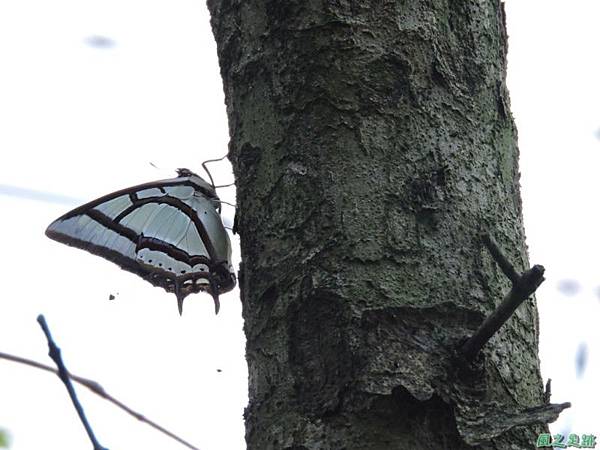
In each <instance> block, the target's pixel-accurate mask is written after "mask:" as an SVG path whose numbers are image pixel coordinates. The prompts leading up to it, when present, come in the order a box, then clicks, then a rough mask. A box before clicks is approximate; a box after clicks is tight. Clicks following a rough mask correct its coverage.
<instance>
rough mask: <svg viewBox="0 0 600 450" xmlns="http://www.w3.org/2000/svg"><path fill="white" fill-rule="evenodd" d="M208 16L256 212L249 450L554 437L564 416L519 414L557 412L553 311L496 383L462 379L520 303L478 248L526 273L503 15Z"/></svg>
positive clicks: (486, 366)
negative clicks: (550, 401)
mask: <svg viewBox="0 0 600 450" xmlns="http://www.w3.org/2000/svg"><path fill="white" fill-rule="evenodd" d="M208 6H209V9H210V12H211V17H212V19H211V24H212V27H213V32H214V35H215V39H216V41H217V47H218V54H219V61H220V66H221V74H222V77H223V84H224V90H225V99H226V105H227V112H228V118H229V126H230V136H231V142H230V153H229V157H230V160H231V162H232V164H233V168H234V172H235V176H236V185H237V195H238V211H237V214H238V229H239V233H240V236H241V245H242V259H243V263H242V266H241V268H240V274H239V275H240V276H239V278H240V291H241V296H242V302H243V314H244V319H245V332H246V337H247V360H248V366H249V377H250V383H249V386H250V387H249V396H250V402H249V405H248V408H247V410H246V427H247V433H246V439H247V443H248V448H249V449H261V450H265V449H288V450H292V449H295V450H301V449H340V450H341V449H373V450H374V449H386V450H387V449H421V448H422V449H429V448H432V449H433V448H435V449H439V448H452V449H460V448H470V445H478V446H479V447H480V448H515V449H517V448H531V446H532V443H534V442H535V438H536V435H537V433H538V432H541V431H543V430H544V429H545V427H544V425H531V423H533V422H545V421H547V420H549V417H550V416H551V414H550V415H548V414H546V415H543V414H542V415H541V416H540V414H538V413H536V414H537V415H535V414H534V415H530V416H527V414H526V413H524V414H525V415H523V414H521V412H523V411H526V410H528V408H535V407H537V406H538V405H541V404H542V403H543V386H542V382H541V378H540V373H539V364H538V359H537V346H538V322H537V321H538V318H537V313H536V308H535V301H534V300H529V301H527V302H526V304H525V305H523V306H522V307H521V308H520V309H519V310H517V312H516V314H515V315H514V316H513V317H512V318H511V319H510V320H509V322H508V323H507V324H506V325H505V326H504V327H503V328H502V329H501V331H500V333H499V334H497V335H496V336H495V337H494V338H492V341H491V342H490V344H489V345H488V346H487V348H486V350H485V354H484V355H483V356H482V358H480V361H479V364H478V365H477V364H476V365H475V366H474V367H471V368H470V369H465V368H462V369H461V368H457V366H456V364H455V361H454V360H453V354H454V353H453V350H454V349H455V348H456V346H457V345H458V344H459V343H460V342H461V339H463V338H464V337H465V336H466V335H468V334H470V333H472V332H473V331H474V330H475V329H476V328H477V326H478V325H479V324H480V323H481V321H482V320H483V319H484V317H485V316H486V315H487V314H489V312H490V311H492V310H493V309H494V307H495V305H496V304H497V303H498V302H500V301H501V300H502V298H503V294H504V292H506V291H507V290H508V289H509V287H510V286H509V283H508V281H507V280H506V279H505V277H504V276H503V274H502V272H501V271H500V270H499V269H498V267H497V266H496V265H495V263H494V261H493V260H492V258H491V257H490V255H489V254H488V252H487V251H486V249H485V248H484V247H483V246H482V245H481V242H480V240H479V239H478V236H479V235H480V233H481V232H482V231H489V232H490V233H492V234H493V236H494V237H495V239H496V240H497V241H498V242H499V243H500V244H501V245H502V247H503V248H504V249H506V250H507V252H508V256H509V258H511V261H512V262H513V263H514V264H515V266H516V268H517V269H518V270H521V271H522V270H523V269H526V268H528V267H529V262H528V258H527V251H526V247H525V244H524V242H525V236H524V232H523V224H522V212H521V200H520V194H519V172H518V163H517V162H518V149H517V145H516V129H515V126H514V122H513V120H512V117H511V114H510V109H509V100H508V93H507V89H506V85H505V72H506V48H507V42H506V34H505V24H504V13H503V7H502V5H501V4H500V3H499V2H498V1H496V0H487V1H484V0H481V1H473V0H470V1H469V0H456V1H451V2H450V1H447V0H446V1H443V0H428V1H425V0H423V1H365V2H356V1H348V0H346V1H344V0H331V1H327V0H319V1H316V0H310V1H296V0H289V1H280V0H244V1H239V0H221V1H219V0H209V1H208ZM482 414H488V415H490V417H502V418H503V419H502V420H500V419H499V420H498V423H497V424H496V425H495V426H491V425H490V426H488V427H487V428H486V427H485V426H483V427H482V421H481V417H482ZM493 414H496V415H495V416H494V415H493ZM525 416H527V417H529V418H532V419H531V420H528V419H527V418H526V419H523V418H524V417H525ZM534 416H535V417H534ZM511 417H512V418H513V419H514V418H517V419H515V420H511ZM540 417H541V418H540ZM490 430H491V432H490Z"/></svg>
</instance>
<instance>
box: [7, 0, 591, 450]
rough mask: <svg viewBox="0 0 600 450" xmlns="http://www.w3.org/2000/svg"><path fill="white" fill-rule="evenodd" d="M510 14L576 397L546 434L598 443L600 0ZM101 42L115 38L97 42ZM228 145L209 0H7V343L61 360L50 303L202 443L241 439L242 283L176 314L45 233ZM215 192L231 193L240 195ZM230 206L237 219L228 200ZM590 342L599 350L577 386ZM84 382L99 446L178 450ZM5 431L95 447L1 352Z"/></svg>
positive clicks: (69, 351)
mask: <svg viewBox="0 0 600 450" xmlns="http://www.w3.org/2000/svg"><path fill="white" fill-rule="evenodd" d="M507 13H508V28H509V36H510V50H509V87H510V90H511V98H512V109H513V113H514V115H515V117H516V120H517V124H518V127H519V141H520V148H521V172H522V174H523V176H522V185H523V186H522V193H523V201H524V208H525V220H526V229H527V235H528V243H529V248H530V255H531V261H532V263H540V264H543V265H545V267H546V269H547V272H546V274H547V276H546V278H547V281H546V282H545V283H544V284H543V285H542V287H541V288H540V289H539V291H538V302H539V305H540V314H541V330H542V342H541V351H542V353H541V359H542V370H543V376H544V378H548V377H551V378H552V379H553V399H552V400H553V401H554V402H562V401H571V402H572V403H573V408H572V409H571V410H567V411H565V412H564V413H563V415H562V417H561V419H560V420H559V422H557V423H556V425H555V426H553V427H552V428H553V431H555V432H559V431H568V430H570V431H572V432H575V433H579V434H583V433H595V434H596V435H598V436H599V437H600V423H599V422H598V421H597V419H595V417H597V414H596V411H597V404H598V401H599V400H600V395H599V393H598V388H597V386H596V383H595V382H594V380H597V379H598V377H599V376H600V350H599V349H598V347H597V345H596V343H597V340H598V335H599V332H598V326H597V323H598V317H600V315H599V313H600V311H599V310H600V300H599V291H598V289H599V286H600V279H599V277H598V259H597V255H598V254H600V248H599V247H600V245H599V240H598V233H597V227H598V220H597V214H596V211H597V199H598V191H599V190H598V177H597V172H598V168H599V159H600V156H599V155H600V153H599V152H600V141H599V140H598V138H597V135H596V133H597V130H598V129H599V128H600V119H599V117H600V115H599V110H600V91H599V89H598V77H599V72H600V70H599V69H600V58H598V56H597V46H598V43H599V42H600V27H598V26H597V20H598V17H600V4H599V3H597V2H591V1H581V0H579V1H572V2H568V3H567V2H564V1H557V0H555V1H551V0H550V1H549V0H545V1H542V0H509V1H508V3H507ZM92 36H106V37H108V38H109V39H111V40H113V41H114V43H115V45H114V46H112V47H107V48H97V47H93V46H90V45H89V44H88V43H87V41H86V39H88V38H90V37H92ZM227 142H228V132H227V123H226V114H225V107H224V105H223V94H222V85H221V80H220V77H219V70H218V64H217V57H216V48H215V44H214V41H213V37H212V33H211V31H210V25H209V17H208V12H207V11H206V7H205V5H204V3H203V2H202V1H196V2H192V1H186V0H176V1H175V0H172V1H169V2H166V1H156V0H155V1H143V2H142V1H135V0H128V1H123V0H121V1H115V0H104V1H102V2H99V1H85V0H72V1H66V0H55V1H53V2H46V1H41V0H29V1H26V0H19V1H17V0H4V1H3V2H1V3H0V155H1V161H2V163H1V164H0V211H2V218H3V220H2V222H0V248H1V249H2V260H1V262H0V267H1V270H2V273H3V274H4V276H3V278H2V280H3V295H2V299H1V300H0V351H4V352H9V353H14V354H18V355H21V356H24V357H29V358H32V359H35V360H38V361H41V362H45V363H47V364H52V362H51V361H50V360H49V359H48V357H47V355H46V353H47V346H46V342H45V339H44V337H43V335H42V332H41V330H40V328H39V326H38V324H37V323H36V321H35V318H36V316H37V314H39V313H44V314H45V315H46V318H47V320H48V323H49V325H50V328H51V330H52V332H53V335H54V337H55V339H56V340H57V342H58V344H59V345H60V346H61V348H62V350H63V356H64V358H65V361H66V363H67V365H68V367H69V369H70V370H71V371H72V372H73V373H75V374H78V375H81V376H84V377H89V378H92V379H94V380H96V381H98V382H100V383H101V384H102V385H103V386H104V388H105V389H106V390H107V391H108V392H109V393H111V394H113V395H115V396H116V397H117V398H119V399H120V400H122V401H124V402H125V403H127V404H128V405H129V406H131V407H133V408H134V409H137V410H138V411H139V412H141V413H143V414H145V415H146V416H147V417H149V418H150V419H153V420H155V421H157V422H158V423H160V424H161V425H163V426H165V427H166V428H168V429H169V430H171V431H173V432H175V433H177V434H180V435H181V436H182V437H183V438H184V439H187V440H189V441H190V442H192V443H193V444H195V445H197V446H198V447H200V448H201V449H202V450H217V449H240V450H241V449H243V448H244V441H243V433H244V431H243V421H242V411H243V407H244V406H245V405H246V402H247V388H246V383H247V370H246V365H245V360H244V356H243V355H244V338H243V332H242V320H241V305H240V302H239V294H238V292H237V290H235V291H233V292H232V293H229V294H227V295H225V296H223V297H222V299H221V312H220V314H219V316H217V317H215V315H214V310H213V304H212V300H211V298H210V297H209V296H208V295H205V294H198V295H194V296H190V297H188V299H187V300H186V302H185V305H184V315H183V317H181V318H180V317H179V315H178V314H177V307H176V301H175V297H174V296H173V295H170V294H166V293H165V292H164V291H163V290H162V289H157V288H154V287H152V286H151V285H150V284H149V283H147V282H146V281H143V280H141V279H139V278H138V277H136V276H134V275H132V274H130V273H127V272H124V271H121V270H119V269H118V268H117V267H116V266H115V265H114V264H112V263H110V262H107V261H104V260H103V259H101V258H98V257H96V256H93V255H89V254H87V253H85V252H83V251H81V250H77V249H72V248H69V247H67V246H64V245H61V244H58V243H56V242H53V241H50V240H49V239H47V238H46V237H45V236H44V230H45V228H46V226H47V225H48V224H49V223H50V222H51V221H52V220H54V219H55V218H56V217H58V216H59V215H61V214H63V213H64V212H66V211H67V210H69V209H71V208H72V207H74V206H77V202H78V201H79V200H81V201H82V202H83V201H89V200H92V199H94V198H96V197H99V196H100V195H103V194H106V193H108V192H112V191H114V190H116V189H120V188H123V187H127V186H131V185H134V184H137V183H142V182H146V181H151V180H155V179H161V178H170V177H172V176H173V175H174V169H175V168H177V167H188V168H190V169H192V170H196V171H198V172H199V173H200V163H201V162H202V160H204V159H209V158H215V157H220V156H222V155H224V154H225V153H226V151H227ZM150 162H152V163H154V164H155V165H157V166H158V167H160V168H161V169H159V170H157V169H155V168H154V167H152V166H151V165H150ZM211 168H212V169H213V176H215V178H216V180H217V181H216V182H217V184H224V183H227V182H229V181H231V180H232V178H233V177H232V175H231V172H230V167H229V165H228V163H217V164H215V165H213V166H212V167H211ZM200 174H201V175H204V174H203V173H200ZM16 188H22V189H29V190H33V191H39V192H43V193H47V194H48V193H50V194H56V195H57V197H45V198H43V199H41V200H40V199H39V196H36V195H34V194H35V193H33V192H24V191H19V190H17V189H16ZM2 194H4V195H2ZM221 194H222V198H224V199H225V200H227V199H229V200H230V201H234V194H233V192H232V189H229V190H228V191H227V190H226V191H222V192H221ZM40 195H41V194H40ZM60 196H66V197H71V198H74V199H77V200H74V201H71V202H70V201H69V199H64V198H62V197H60ZM34 198H38V200H35V199H34ZM42 200H44V201H42ZM48 200H55V201H56V202H55V203H53V202H49V201H48ZM59 201H62V203H58V202H59ZM225 215H226V216H227V218H228V220H231V218H232V216H233V212H232V210H231V208H229V209H227V208H225ZM233 242H234V247H236V248H237V245H238V244H237V239H235V240H234V241H233ZM238 262H239V253H238V252H237V250H236V255H235V265H236V266H237V263H238ZM565 280H574V281H576V283H571V284H568V283H567V282H566V281H565ZM561 283H562V284H561ZM560 285H562V286H563V289H562V291H560V290H559V289H558V286H560ZM569 286H570V287H571V289H570V291H568V289H567V288H568V287H569ZM567 292H570V293H571V295H566V293H567ZM110 294H114V295H116V299H115V300H114V301H109V300H108V297H109V295H110ZM584 342H587V345H588V347H587V356H588V361H587V365H586V368H585V372H584V374H583V377H580V378H577V377H576V375H575V354H576V352H577V349H578V348H579V346H580V345H581V343H584ZM217 369H220V370H221V372H218V370H217ZM77 389H78V392H79V396H80V400H81V401H82V403H83V405H84V408H85V410H86V412H87V414H88V417H89V419H90V421H91V423H92V425H93V427H94V429H95V431H96V433H97V435H98V438H99V439H100V442H101V443H102V444H103V445H105V446H106V447H108V448H110V449H112V450H115V449H134V448H135V449H148V450H153V449H160V450H170V449H174V450H175V449H182V448H184V447H182V446H181V445H179V444H177V443H176V442H174V441H172V440H170V439H168V438H166V437H163V436H162V435H161V434H159V433H158V432H156V431H155V430H153V429H151V428H150V427H148V426H146V425H144V424H142V423H140V422H138V421H136V420H135V419H133V418H131V417H129V416H127V415H125V414H124V413H122V412H120V410H118V409H116V408H115V407H113V406H112V405H110V404H109V403H107V402H105V401H104V400H102V399H99V398H97V397H96V396H95V395H93V394H88V393H87V391H86V390H85V389H83V388H77ZM0 428H5V429H8V430H9V432H10V434H11V436H12V444H13V445H12V447H11V448H12V449H13V450H31V449H41V448H44V449H46V450H53V449H57V450H58V449H60V450H65V449H82V448H89V447H90V444H89V442H88V440H87V436H86V435H85V432H84V430H83V428H82V426H81V424H80V423H79V421H78V419H77V417H76V414H75V411H74V409H73V407H72V405H71V403H70V400H69V398H68V396H67V394H66V391H65V389H64V386H63V385H62V384H61V383H60V382H59V381H58V379H57V378H56V377H54V376H53V375H51V374H46V373H43V372H40V371H38V370H35V369H31V368H28V367H24V366H19V365H17V364H14V363H11V362H5V361H0ZM532 445H533V443H532Z"/></svg>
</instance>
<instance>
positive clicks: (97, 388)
mask: <svg viewBox="0 0 600 450" xmlns="http://www.w3.org/2000/svg"><path fill="white" fill-rule="evenodd" d="M0 359H6V360H8V361H13V362H17V363H20V364H24V365H26V366H30V367H35V368H36V369H40V370H45V371H47V372H52V373H54V374H58V370H56V369H55V368H54V367H50V366H47V365H46V364H41V363H39V362H37V361H33V360H31V359H27V358H22V357H20V356H15V355H11V354H9V353H3V352H0ZM68 375H69V378H70V379H71V380H73V381H75V382H76V383H79V384H80V385H82V386H85V387H86V388H88V389H89V390H90V391H92V392H93V393H94V394H96V395H98V396H100V397H102V398H103V399H105V400H108V401H109V402H111V403H112V404H114V405H116V406H117V407H119V408H121V409H122V410H123V411H125V412H126V413H127V414H129V415H131V416H133V417H135V418H136V419H138V420H139V421H141V422H144V423H147V424H148V425H150V426H151V427H152V428H154V429H156V430H158V431H160V432H161V433H163V434H166V435H167V436H169V437H170V438H172V439H174V440H176V441H177V442H179V443H180V444H182V445H184V446H186V447H187V448H189V449H191V450H200V449H199V448H198V447H194V446H193V445H192V444H190V443H189V442H187V441H185V440H183V439H182V438H180V437H179V436H177V435H176V434H173V433H171V432H170V431H168V430H166V429H165V428H163V427H161V426H160V425H158V424H157V423H156V422H153V421H152V420H150V419H148V418H147V417H145V416H144V415H143V414H140V413H138V412H136V411H134V410H133V409H131V408H130V407H128V406H126V405H125V404H123V403H121V402H120V401H119V400H117V399H116V398H114V397H113V396H111V395H110V394H108V393H107V392H106V391H105V390H104V388H103V387H102V386H101V385H100V384H99V383H98V382H96V381H93V380H89V379H87V378H83V377H80V376H77V375H74V374H72V373H69V374H68Z"/></svg>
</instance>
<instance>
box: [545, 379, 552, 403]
mask: <svg viewBox="0 0 600 450" xmlns="http://www.w3.org/2000/svg"><path fill="white" fill-rule="evenodd" d="M551 396H552V378H548V381H546V388H545V389H544V403H546V404H549V403H550V397H551Z"/></svg>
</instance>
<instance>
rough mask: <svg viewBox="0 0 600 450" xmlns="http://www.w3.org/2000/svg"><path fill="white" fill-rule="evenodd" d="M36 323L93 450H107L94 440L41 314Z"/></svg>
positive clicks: (57, 349) (58, 349) (92, 432)
mask: <svg viewBox="0 0 600 450" xmlns="http://www.w3.org/2000/svg"><path fill="white" fill-rule="evenodd" d="M37 321H38V322H39V324H40V327H42V330H43V331H44V334H45V335H46V339H47V340H48V356H50V358H52V360H53V361H54V363H55V364H56V367H58V377H59V378H60V379H61V380H62V382H63V383H64V385H65V387H66V388H67V391H68V392H69V397H71V401H72V402H73V406H74V407H75V410H76V411H77V414H78V415H79V419H80V420H81V423H82V424H83V426H84V428H85V431H86V432H87V435H88V437H89V438H90V441H92V445H93V446H94V450H107V449H106V448H105V447H103V446H102V445H100V443H99V442H98V440H97V439H96V436H95V435H94V431H93V430H92V427H91V425H90V423H89V422H88V420H87V417H86V416H85V412H84V411H83V407H82V406H81V403H79V399H78V398H77V394H76V393H75V389H74V388H73V384H72V383H71V379H70V378H69V372H68V371H67V368H66V367H65V363H64V362H63V360H62V357H61V354H60V348H58V346H57V345H56V343H55V342H54V340H53V339H52V335H51V334H50V328H48V324H47V323H46V319H45V318H44V316H43V315H42V314H40V315H39V316H38V318H37Z"/></svg>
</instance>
